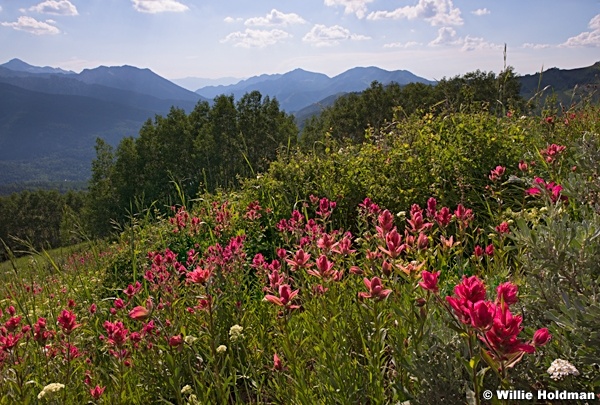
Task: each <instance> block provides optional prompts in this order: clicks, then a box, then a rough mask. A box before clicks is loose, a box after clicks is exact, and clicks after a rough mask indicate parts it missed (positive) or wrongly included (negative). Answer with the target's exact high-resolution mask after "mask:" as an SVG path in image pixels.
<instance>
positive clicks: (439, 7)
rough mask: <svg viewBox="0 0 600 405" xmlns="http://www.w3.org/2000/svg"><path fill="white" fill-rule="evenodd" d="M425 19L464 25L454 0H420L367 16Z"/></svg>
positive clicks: (378, 18)
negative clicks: (412, 4)
mask: <svg viewBox="0 0 600 405" xmlns="http://www.w3.org/2000/svg"><path fill="white" fill-rule="evenodd" d="M404 18H406V19H407V20H414V19H423V20H425V21H427V22H428V23H429V24H431V25H433V26H436V25H444V26H447V25H462V24H463V19H462V17H461V16H460V9H458V8H456V7H454V4H453V3H452V0H419V1H418V3H417V4H416V5H414V6H404V7H400V8H397V9H395V10H392V11H374V12H372V13H370V14H369V15H368V16H367V19H369V20H383V19H393V20H400V19H404Z"/></svg>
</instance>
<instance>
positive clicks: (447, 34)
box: [428, 27, 504, 52]
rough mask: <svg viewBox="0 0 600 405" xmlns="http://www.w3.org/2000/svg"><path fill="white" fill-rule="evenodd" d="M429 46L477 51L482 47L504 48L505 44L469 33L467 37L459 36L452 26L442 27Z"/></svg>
mask: <svg viewBox="0 0 600 405" xmlns="http://www.w3.org/2000/svg"><path fill="white" fill-rule="evenodd" d="M428 45H429V46H457V47H460V48H461V51H463V52H469V51H477V50H481V49H502V47H503V46H504V45H499V44H495V43H493V42H488V41H486V40H485V39H483V38H479V37H472V36H470V35H467V36H466V37H464V38H463V37H459V36H457V34H456V31H455V30H454V28H452V27H442V28H440V29H439V30H438V35H437V37H436V38H435V39H434V40H433V41H431V42H429V44H428Z"/></svg>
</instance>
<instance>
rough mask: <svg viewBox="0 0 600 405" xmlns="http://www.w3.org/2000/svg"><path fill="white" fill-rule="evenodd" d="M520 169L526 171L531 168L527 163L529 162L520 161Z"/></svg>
mask: <svg viewBox="0 0 600 405" xmlns="http://www.w3.org/2000/svg"><path fill="white" fill-rule="evenodd" d="M519 170H520V171H522V172H526V171H527V170H529V165H528V164H527V162H525V161H523V160H521V161H520V162H519Z"/></svg>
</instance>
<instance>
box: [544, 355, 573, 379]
mask: <svg viewBox="0 0 600 405" xmlns="http://www.w3.org/2000/svg"><path fill="white" fill-rule="evenodd" d="M547 372H548V374H550V378H552V379H553V380H555V381H558V380H562V379H563V378H564V377H566V376H568V375H574V376H578V375H579V371H577V369H576V368H575V366H574V365H572V364H571V363H569V362H568V361H566V360H563V359H556V360H554V361H553V362H552V364H550V367H549V368H548V370H547Z"/></svg>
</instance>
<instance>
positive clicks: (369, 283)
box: [358, 277, 392, 300]
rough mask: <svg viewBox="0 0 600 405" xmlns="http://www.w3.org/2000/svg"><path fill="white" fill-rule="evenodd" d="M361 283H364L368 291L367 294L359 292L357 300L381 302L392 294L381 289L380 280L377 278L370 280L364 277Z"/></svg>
mask: <svg viewBox="0 0 600 405" xmlns="http://www.w3.org/2000/svg"><path fill="white" fill-rule="evenodd" d="M363 282H364V283H365V286H366V287H367V288H368V289H369V292H359V293H358V298H359V299H363V298H373V299H375V300H382V299H384V298H386V297H387V296H388V295H390V293H391V292H392V290H389V289H388V290H384V289H383V287H382V286H381V279H379V277H373V278H372V279H371V280H369V279H368V278H366V277H365V278H364V279H363Z"/></svg>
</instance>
